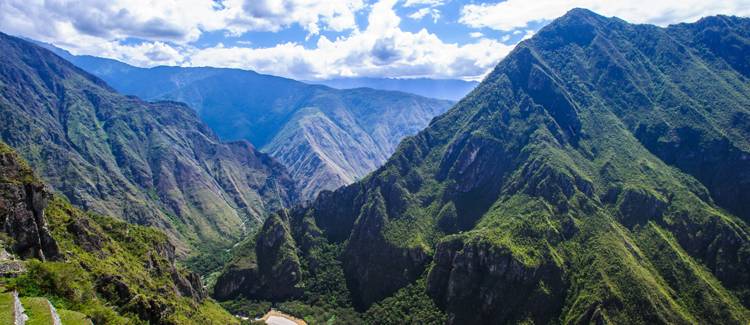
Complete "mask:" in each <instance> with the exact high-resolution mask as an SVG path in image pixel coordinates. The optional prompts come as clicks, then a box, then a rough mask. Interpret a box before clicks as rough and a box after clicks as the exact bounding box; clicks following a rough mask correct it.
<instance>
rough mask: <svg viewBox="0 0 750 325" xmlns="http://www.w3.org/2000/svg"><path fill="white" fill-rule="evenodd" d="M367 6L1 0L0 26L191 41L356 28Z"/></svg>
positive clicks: (51, 37) (235, 0)
mask: <svg viewBox="0 0 750 325" xmlns="http://www.w3.org/2000/svg"><path fill="white" fill-rule="evenodd" d="M365 7H366V6H365V3H364V1H363V0H337V1H329V0H224V1H220V2H216V1H212V0H0V28H2V30H4V31H6V32H10V33H13V34H19V35H24V36H27V37H31V38H35V39H40V40H44V41H58V42H59V41H61V40H62V41H63V42H65V41H67V42H69V43H70V41H71V40H72V39H76V38H77V39H80V38H83V37H88V36H90V37H96V38H99V39H101V40H103V41H112V40H121V39H126V38H139V39H144V40H153V41H170V42H176V43H182V44H185V43H190V42H193V41H195V40H197V39H198V38H199V37H200V36H201V34H202V33H204V32H211V31H222V30H224V31H228V32H229V33H230V34H233V35H240V34H242V33H245V32H248V31H278V30H281V29H283V28H286V27H289V26H291V25H293V24H298V25H299V26H301V27H302V28H303V29H305V30H306V31H308V33H310V34H311V35H315V34H318V33H319V32H320V31H321V30H333V31H344V30H350V29H356V28H357V24H356V21H355V15H356V13H357V12H358V11H359V10H362V9H364V8H365Z"/></svg>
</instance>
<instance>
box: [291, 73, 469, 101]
mask: <svg viewBox="0 0 750 325" xmlns="http://www.w3.org/2000/svg"><path fill="white" fill-rule="evenodd" d="M305 82H307V83H311V84H320V85H326V86H329V87H333V88H336V89H354V88H372V89H381V90H396V91H403V92H407V93H412V94H417V95H420V96H424V97H429V98H438V99H447V100H452V101H458V100H459V99H461V98H464V96H466V95H467V94H468V93H469V92H470V91H471V90H472V89H474V87H476V86H477V84H478V82H476V81H464V80H459V79H427V78H415V79H401V78H364V77H362V78H338V79H327V80H310V81H305Z"/></svg>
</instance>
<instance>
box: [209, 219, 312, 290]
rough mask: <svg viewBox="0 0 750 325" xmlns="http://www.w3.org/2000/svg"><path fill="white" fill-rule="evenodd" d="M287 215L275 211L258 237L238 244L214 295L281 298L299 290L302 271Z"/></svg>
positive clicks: (216, 286)
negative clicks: (237, 252) (236, 253)
mask: <svg viewBox="0 0 750 325" xmlns="http://www.w3.org/2000/svg"><path fill="white" fill-rule="evenodd" d="M288 218H289V217H288V216H287V214H286V213H284V212H282V213H281V215H276V214H274V215H273V216H271V217H270V219H269V221H268V222H266V223H265V224H264V225H263V228H262V229H261V230H260V232H259V233H258V235H257V237H256V238H250V239H248V240H246V241H245V242H243V243H241V244H240V246H238V247H236V248H235V251H239V252H241V253H240V254H238V255H237V256H235V257H234V260H233V261H232V262H230V264H229V265H227V267H226V268H225V270H224V271H223V273H222V274H221V276H220V277H219V278H218V280H217V281H216V285H215V286H214V294H213V296H214V297H216V298H217V299H220V300H227V299H231V298H236V297H238V296H246V297H256V298H259V299H264V300H271V301H279V300H285V299H289V298H293V297H296V296H298V295H299V294H300V289H299V288H298V287H296V285H297V283H298V282H299V281H300V279H301V276H302V271H301V269H300V261H299V257H298V256H297V251H296V250H297V247H296V245H295V243H294V239H293V238H292V235H291V230H290V229H289V219H288Z"/></svg>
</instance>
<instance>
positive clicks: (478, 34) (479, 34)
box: [469, 32, 484, 38]
mask: <svg viewBox="0 0 750 325" xmlns="http://www.w3.org/2000/svg"><path fill="white" fill-rule="evenodd" d="M469 36H471V38H480V37H483V36H484V34H482V33H480V32H471V33H469Z"/></svg>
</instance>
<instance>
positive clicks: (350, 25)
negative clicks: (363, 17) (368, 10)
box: [225, 0, 365, 35]
mask: <svg viewBox="0 0 750 325" xmlns="http://www.w3.org/2000/svg"><path fill="white" fill-rule="evenodd" d="M227 3H229V5H230V6H229V7H228V9H227V16H228V20H229V24H230V30H231V31H232V32H234V33H235V34H240V33H243V32H246V31H248V30H265V31H278V30H280V29H282V28H284V27H288V26H290V25H292V24H299V25H300V26H301V27H302V28H304V29H305V30H307V31H308V32H309V34H310V35H316V34H318V33H320V31H321V29H329V30H333V31H344V30H349V29H356V28H357V24H356V21H355V14H356V12H357V11H359V10H361V9H364V8H365V3H364V1H363V0H337V1H330V0H231V1H230V0H227V1H225V5H226V4H227ZM237 8H241V9H242V10H239V11H238V10H237Z"/></svg>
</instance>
